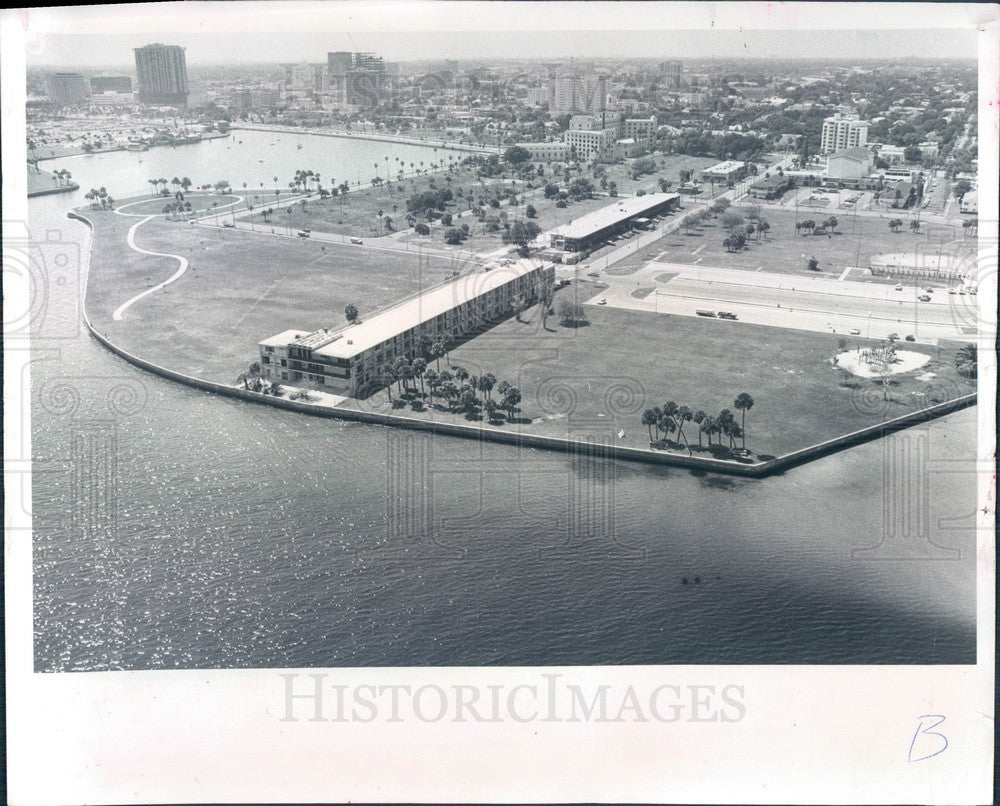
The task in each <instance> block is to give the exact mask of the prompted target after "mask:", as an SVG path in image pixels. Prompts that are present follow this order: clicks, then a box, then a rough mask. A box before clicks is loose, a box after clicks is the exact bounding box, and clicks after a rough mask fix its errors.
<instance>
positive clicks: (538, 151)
mask: <svg viewBox="0 0 1000 806" xmlns="http://www.w3.org/2000/svg"><path fill="white" fill-rule="evenodd" d="M518 145H519V146H520V147H521V148H523V149H525V150H526V151H527V152H528V153H529V154H531V161H532V162H566V161H567V160H568V159H569V158H570V147H569V146H568V145H567V144H566V143H518Z"/></svg>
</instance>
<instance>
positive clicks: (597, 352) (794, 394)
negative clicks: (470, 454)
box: [363, 287, 975, 455]
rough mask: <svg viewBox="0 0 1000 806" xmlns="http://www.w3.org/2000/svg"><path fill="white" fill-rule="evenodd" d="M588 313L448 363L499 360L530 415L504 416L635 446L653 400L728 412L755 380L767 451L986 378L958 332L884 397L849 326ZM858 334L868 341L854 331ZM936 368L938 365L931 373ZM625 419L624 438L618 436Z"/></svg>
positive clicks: (691, 432) (752, 444)
mask: <svg viewBox="0 0 1000 806" xmlns="http://www.w3.org/2000/svg"><path fill="white" fill-rule="evenodd" d="M571 288H572V287H571ZM569 290H570V289H567V290H564V291H561V292H559V295H564V294H567V293H568V292H569ZM559 295H557V302H556V304H557V305H558V296H559ZM588 317H589V319H590V324H589V325H588V326H586V327H581V328H576V329H569V328H565V327H563V326H561V325H559V324H558V323H557V321H556V317H550V320H549V322H548V327H549V328H550V330H543V329H542V328H541V325H540V322H539V321H538V317H537V312H536V309H532V310H531V311H529V312H528V314H526V315H525V317H524V320H525V321H524V323H521V322H517V321H516V320H513V319H511V320H508V321H506V322H504V323H502V324H501V325H499V326H497V327H496V328H494V329H492V330H490V331H489V332H488V333H486V334H484V335H482V336H479V337H478V338H476V339H473V340H472V341H470V342H467V343H466V344H464V345H462V346H461V347H458V348H457V349H455V350H453V351H452V353H451V354H450V355H449V357H448V362H445V361H442V368H445V364H446V363H450V364H452V365H461V366H463V367H465V368H466V369H467V370H468V371H469V372H470V373H472V374H474V375H481V374H483V373H485V372H492V373H493V374H494V375H495V376H496V377H497V378H498V379H500V380H507V381H508V382H510V383H512V384H514V385H515V386H517V387H518V388H519V389H520V390H521V393H522V396H523V401H522V403H521V404H520V409H521V411H520V412H519V413H517V420H518V422H517V423H514V424H506V425H501V426H499V427H501V428H506V429H515V428H520V429H522V430H524V431H525V432H526V433H537V434H542V435H548V436H562V437H565V436H584V435H594V436H604V437H610V438H611V440H612V442H614V443H615V444H618V445H626V446H632V447H648V446H649V435H648V432H647V429H646V427H645V426H643V425H642V423H641V421H640V416H641V414H642V411H643V409H645V408H647V407H651V406H655V405H661V404H662V403H664V402H666V401H668V400H673V401H675V402H676V403H677V404H678V405H687V406H689V407H690V408H691V409H692V410H693V411H694V410H698V409H703V410H704V411H706V412H707V413H709V414H717V413H718V412H719V411H720V410H721V409H723V408H730V409H733V400H734V398H735V397H736V395H737V394H739V393H740V392H743V391H746V392H749V393H750V394H751V395H752V396H753V398H754V400H755V405H754V407H753V409H752V410H751V411H750V413H749V414H748V416H747V447H748V448H750V449H752V450H754V451H755V452H756V453H758V455H778V454H782V453H786V452H788V451H790V450H794V449H797V448H801V447H804V446H806V445H810V444H813V443H815V442H819V441H821V440H824V439H829V438H831V437H835V436H838V435H840V434H844V433H847V432H850V431H852V430H855V429H858V428H861V427H864V426H867V425H871V424H874V423H877V422H879V421H882V420H885V419H888V418H890V417H895V416H898V415H900V414H904V413H905V412H907V411H911V410H914V409H919V408H922V407H924V406H927V405H930V403H931V402H932V401H935V400H946V399H950V398H953V397H956V396H958V395H960V394H965V393H968V392H972V391H974V390H975V382H974V381H970V380H968V379H966V378H964V377H962V376H960V375H959V374H958V373H957V371H956V370H955V368H954V363H953V356H954V351H955V349H957V347H958V346H959V345H957V344H943V345H942V346H941V347H940V348H937V349H935V348H930V347H928V348H921V349H926V350H927V351H930V353H929V354H930V355H931V361H930V362H929V363H928V364H927V365H926V366H924V367H923V368H921V369H920V370H919V371H916V372H912V373H907V374H904V375H900V376H896V377H894V379H893V380H894V383H893V384H892V385H891V386H890V388H889V391H888V394H889V397H890V400H889V401H884V400H883V399H882V398H883V392H882V389H881V386H880V385H879V384H878V383H876V382H875V381H862V380H861V379H858V378H855V377H854V376H851V375H849V374H848V373H847V372H846V371H844V370H841V369H838V368H836V367H834V366H833V365H832V364H831V358H832V357H833V356H834V355H836V354H837V353H838V352H839V351H840V350H841V346H842V344H844V343H845V342H844V339H843V337H839V336H835V335H832V334H830V335H826V334H818V333H810V332H806V331H789V330H779V329H776V328H768V327H758V326H752V325H743V324H740V323H731V322H723V321H712V322H703V321H700V320H698V319H694V318H691V317H671V316H663V315H657V314H649V313H643V312H636V311H624V310H612V309H593V310H591V309H588ZM856 343H866V342H864V340H859V339H856V338H851V339H850V340H849V341H848V342H846V344H847V345H848V346H850V347H854V346H856ZM873 343H874V342H873ZM925 373H934V377H932V378H929V379H927V380H919V379H918V378H919V377H920V376H925ZM396 403H397V406H398V405H399V400H398V399H397V401H396ZM363 405H364V406H365V407H367V408H375V409H376V410H380V411H392V410H396V411H400V412H404V411H405V413H407V414H413V416H418V417H428V418H434V419H450V420H454V421H465V419H466V416H465V415H463V414H460V413H456V414H452V413H449V412H447V411H444V410H443V409H440V408H438V409H435V410H433V411H427V410H424V411H413V407H412V406H410V405H407V406H405V407H404V408H402V409H400V408H396V409H393V407H392V406H391V405H390V404H389V401H388V397H387V395H386V392H384V391H383V392H380V393H379V394H378V395H376V396H375V397H373V398H371V399H369V400H368V401H364V403H363ZM417 408H418V409H420V408H423V407H422V406H419V405H418V407H417ZM736 414H737V415H739V413H738V412H736ZM619 429H622V430H624V431H625V436H624V438H619V437H618V436H617V432H618V431H619ZM685 431H686V433H687V434H688V437H689V439H690V440H691V441H692V442H693V443H694V449H695V452H696V453H697V452H698V445H697V442H698V434H697V429H696V427H692V424H690V423H689V424H688V426H687V427H686V429H685Z"/></svg>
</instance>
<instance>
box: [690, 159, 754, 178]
mask: <svg viewBox="0 0 1000 806" xmlns="http://www.w3.org/2000/svg"><path fill="white" fill-rule="evenodd" d="M749 170H750V169H749V167H748V166H747V164H746V163H745V162H739V161H737V160H726V161H725V162H720V163H718V164H716V165H713V166H711V167H710V168H705V169H703V170H702V172H701V181H702V182H713V181H714V182H737V181H739V180H740V179H742V178H743V177H744V176H746V175H747V172H748V171H749Z"/></svg>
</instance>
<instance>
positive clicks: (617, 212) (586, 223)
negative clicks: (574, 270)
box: [549, 193, 680, 238]
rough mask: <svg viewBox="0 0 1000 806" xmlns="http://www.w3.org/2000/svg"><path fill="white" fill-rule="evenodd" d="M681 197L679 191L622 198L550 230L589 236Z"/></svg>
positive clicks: (573, 235)
mask: <svg viewBox="0 0 1000 806" xmlns="http://www.w3.org/2000/svg"><path fill="white" fill-rule="evenodd" d="M679 198H680V194H679V193H647V194H646V195H645V196H634V197H632V198H628V199H621V200H620V201H618V202H615V203H614V204H609V205H608V206H607V207H602V208H601V209H600V210H595V211H594V212H592V213H587V215H585V216H581V217H580V218H578V219H576V221H571V222H569V223H568V224H563V225H562V226H561V227H556V228H555V229H553V230H550V231H549V234H550V235H562V236H563V237H564V238H587V237H589V236H591V235H594V234H595V233H598V232H600V231H601V230H603V229H606V228H607V227H611V226H614V225H615V224H620V223H621V222H623V221H628V220H629V219H631V218H635V217H636V216H639V215H642V214H643V213H645V212H646V211H647V210H651V209H652V208H654V207H657V206H659V205H661V204H663V203H664V202H666V201H670V200H671V199H679Z"/></svg>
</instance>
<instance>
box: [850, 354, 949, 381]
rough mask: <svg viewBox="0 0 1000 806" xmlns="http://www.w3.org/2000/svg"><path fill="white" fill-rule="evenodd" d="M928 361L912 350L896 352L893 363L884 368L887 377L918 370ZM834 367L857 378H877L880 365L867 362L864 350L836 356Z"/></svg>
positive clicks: (874, 362) (928, 357) (924, 356)
mask: <svg viewBox="0 0 1000 806" xmlns="http://www.w3.org/2000/svg"><path fill="white" fill-rule="evenodd" d="M930 360H931V357H930V356H929V355H924V354H923V353H915V352H913V351H912V350H897V351H896V356H895V361H892V362H891V363H888V364H885V367H886V369H887V370H888V374H889V375H899V374H900V373H902V372H912V371H913V370H915V369H920V367H922V366H923V365H924V364H926V363H927V362H928V361H930ZM836 366H838V367H841V368H842V369H846V370H847V371H848V372H850V373H851V374H852V375H857V376H858V377H859V378H877V377H879V374H880V370H881V367H882V364H881V363H880V362H878V361H877V360H874V358H873V359H872V360H871V361H869V360H867V359H866V355H865V351H864V350H848V351H847V352H846V353H840V354H839V355H838V356H837V358H836Z"/></svg>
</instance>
